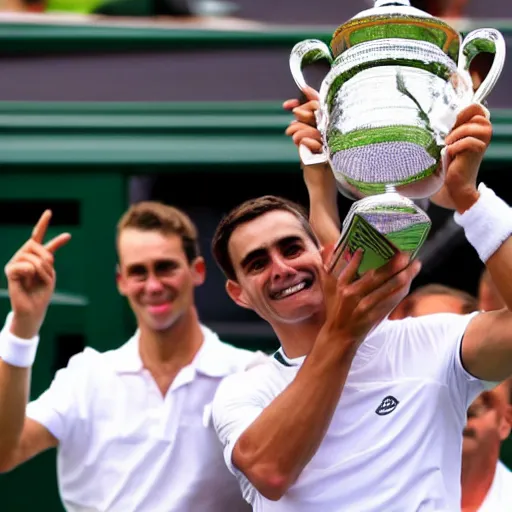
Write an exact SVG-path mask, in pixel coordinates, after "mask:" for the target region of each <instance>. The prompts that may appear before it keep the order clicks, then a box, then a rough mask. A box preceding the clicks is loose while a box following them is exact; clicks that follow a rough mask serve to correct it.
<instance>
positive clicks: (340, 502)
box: [213, 98, 512, 512]
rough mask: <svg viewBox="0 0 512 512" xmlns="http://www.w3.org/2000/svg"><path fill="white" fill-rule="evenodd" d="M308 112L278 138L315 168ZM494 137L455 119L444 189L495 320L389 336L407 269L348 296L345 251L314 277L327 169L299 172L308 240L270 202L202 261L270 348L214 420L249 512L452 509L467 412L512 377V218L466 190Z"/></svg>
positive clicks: (370, 275) (396, 267)
mask: <svg viewBox="0 0 512 512" xmlns="http://www.w3.org/2000/svg"><path fill="white" fill-rule="evenodd" d="M310 100H311V101H310V102H308V103H309V105H307V106H304V105H302V106H300V107H299V105H297V104H295V103H294V102H293V101H292V102H286V104H285V107H287V108H292V109H293V112H294V116H295V118H296V122H294V123H292V124H291V125H290V127H289V128H288V130H287V134H288V135H289V136H291V137H293V140H294V142H295V144H297V145H300V144H301V143H305V144H306V145H307V147H308V148H309V149H310V150H312V151H313V152H317V151H318V150H319V149H321V147H322V143H321V137H320V134H319V132H318V130H317V129H316V126H315V124H316V121H315V116H314V112H315V110H317V108H318V103H317V102H316V99H315V98H310ZM315 102H316V103H315ZM491 132H492V128H491V125H490V122H489V120H488V119H487V117H486V116H485V112H484V110H483V109H482V108H481V107H480V106H479V105H471V106H470V107H468V108H467V109H465V110H464V111H463V112H461V113H460V115H459V117H458V120H457V125H456V126H455V127H454V130H453V131H452V132H451V134H450V135H449V136H448V138H447V154H448V165H447V172H446V177H445V182H444V187H445V189H446V194H447V197H449V198H450V199H451V201H452V203H453V205H454V206H455V208H456V210H457V214H456V217H455V219H456V221H457V222H458V223H460V224H461V225H463V227H464V228H465V233H466V236H467V238H468V240H469V241H470V242H471V243H472V244H473V245H474V247H475V249H476V250H477V252H478V254H479V255H480V257H481V259H482V260H483V261H484V262H485V264H486V265H487V266H488V267H489V269H490V271H491V274H492V276H493V279H494V280H495V282H496V283H499V285H500V292H501V293H502V295H503V296H504V297H505V300H506V303H507V309H505V310H502V311H498V312H489V313H473V314H470V315H459V314H448V313H446V314H445V313H442V314H436V315H428V316H423V317H417V318H407V319H405V320H400V321H388V320H387V319H386V317H387V315H388V314H389V312H390V311H391V310H392V309H393V308H394V307H395V305H396V304H397V303H398V302H399V301H400V300H401V299H402V298H403V297H404V296H405V295H406V294H407V291H408V289H409V286H410V283H411V280H412V279H413V278H414V276H415V275H416V274H417V273H418V271H419V266H420V265H419V262H418V261H417V260H416V261H412V262H411V261H409V257H408V256H407V255H406V254H398V255H396V256H395V257H394V258H393V259H392V260H391V261H390V262H388V263H387V264H386V265H384V266H382V267H380V268H379V269H375V270H371V271H369V272H366V273H365V274H364V275H363V276H362V277H360V278H359V279H357V280H356V279H355V276H356V271H357V268H358V266H359V264H360V262H361V252H360V251H356V252H355V254H354V256H353V258H352V259H351V261H350V262H349V263H348V264H347V266H346V267H345V269H344V270H343V271H342V272H341V273H340V274H339V277H338V278H336V277H335V276H334V275H332V273H329V272H328V271H327V270H326V267H325V266H326V264H328V262H329V252H330V251H329V250H328V248H329V247H332V246H333V244H334V243H335V242H336V241H337V240H338V238H339V236H340V233H339V224H340V223H339V218H337V210H336V205H335V204H334V202H335V200H336V184H335V183H333V179H332V177H331V171H330V169H328V167H327V166H324V165H322V166H305V167H304V173H305V178H306V184H307V187H308V192H309V195H310V198H316V199H315V201H316V204H315V203H312V204H310V219H311V222H312V225H315V226H319V227H320V228H321V231H320V230H318V232H317V233H316V235H315V233H313V231H312V229H311V225H310V224H309V223H308V222H307V217H306V216H305V215H304V214H303V213H301V210H300V209H299V208H298V207H297V206H294V205H293V204H291V203H290V202H289V201H286V200H283V199H280V198H276V197H273V196H267V197H263V198H256V199H254V200H252V201H247V202H246V203H244V204H242V205H240V206H238V207H236V208H235V209H234V210H232V211H231V212H230V213H228V214H227V215H226V216H225V217H224V219H223V220H222V221H221V223H220V224H219V226H218V228H217V231H216V233H215V236H214V240H213V252H214V255H215V257H216V260H217V263H218V264H219V266H220V267H221V268H222V269H223V271H224V274H225V275H226V290H227V292H228V294H229V295H230V297H231V298H232V299H233V301H234V302H235V303H237V304H238V305H239V306H241V307H245V308H249V309H252V310H254V311H255V312H256V313H258V314H259V315H260V316H261V317H262V318H263V319H265V320H266V321H267V322H269V324H270V325H271V326H272V328H273V330H274V331H275V333H276V335H277V336H278V338H279V341H280V343H281V348H280V349H279V350H278V351H277V352H276V354H275V355H274V358H273V359H271V360H270V361H268V363H266V364H263V365H260V366H258V367H256V368H253V369H251V370H249V371H248V372H244V373H240V374H238V375H235V376H230V377H228V378H227V379H226V380H225V381H224V382H223V383H222V384H221V385H220V386H219V389H218V391H217V394H216V397H215V400H214V405H213V418H214V424H215V427H216V430H217V433H218V435H219V438H220V439H221V442H222V444H223V445H224V449H225V460H226V463H227V464H228V467H229V468H230V469H231V471H232V472H233V473H234V474H235V475H236V476H237V477H238V479H239V482H240V486H241V488H242V491H243V494H244V496H245V498H246V499H247V501H249V503H251V505H252V506H253V510H255V511H256V512H261V511H279V512H288V511H293V512H301V511H311V510H321V511H324V512H335V511H336V512H337V511H339V510H365V511H367V512H371V511H378V512H381V511H383V510H393V512H401V511H404V512H410V511H419V510H439V511H441V510H443V511H448V510H458V509H460V503H461V495H460V493H461V490H460V489H461V480H460V477H461V452H462V431H463V428H464V424H465V418H466V411H467V408H468V406H469V405H470V403H471V402H472V401H473V400H474V399H475V398H476V397H477V396H478V395H479V394H480V393H481V392H482V391H483V389H484V382H485V381H501V380H503V379H505V378H506V377H508V376H509V375H510V374H512V312H511V311H510V308H512V277H511V276H512V240H511V239H510V235H511V234H512V226H511V225H510V218H511V216H510V207H509V206H508V205H506V204H505V203H504V202H503V201H502V200H501V199H499V198H497V197H496V196H495V195H494V194H493V193H492V191H490V190H489V189H487V188H485V187H484V186H480V187H479V188H477V186H476V179H477V173H478V170H479V167H480V164H481V161H482V158H483V155H484V153H485V150H486V148H487V147H488V144H489V142H490V139H491ZM315 183H316V185H315ZM326 186H327V187H328V188H326ZM489 226H492V228H489ZM483 227H485V229H484V228H483ZM475 232H476V233H477V235H476V236H475ZM320 233H321V234H320ZM481 233H483V234H485V236H481ZM317 237H318V238H320V240H318V238H317ZM321 246H323V250H321Z"/></svg>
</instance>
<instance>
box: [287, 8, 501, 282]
mask: <svg viewBox="0 0 512 512" xmlns="http://www.w3.org/2000/svg"><path fill="white" fill-rule="evenodd" d="M330 46H331V48H330V49H329V47H328V46H327V45H326V44H324V43H323V42H321V41H319V40H314V39H311V40H306V41H302V42H300V43H298V44H297V45H295V47H294V48H293V50H292V52H291V55H290V69H291V72H292V75H293V78H294V80H295V82H296V84H297V86H298V87H299V88H300V89H301V90H304V89H305V88H306V87H307V83H306V80H305V79H304V75H303V72H302V70H303V68H304V67H305V66H306V65H307V64H309V63H312V62H314V61H316V60H319V59H327V60H328V61H329V62H330V64H331V70H330V71H329V73H328V74H327V76H326V77H325V78H324V80H323V82H322V85H321V88H320V91H319V96H320V109H319V111H318V112H317V125H318V129H319V130H320V132H321V134H322V138H323V147H324V149H323V153H322V154H319V155H315V154H312V153H311V152H310V151H309V150H308V149H307V148H306V147H304V146H301V148H300V149H299V152H300V156H301V159H302V161H303V163H304V164H306V165H308V164H314V163H321V162H329V163H330V166H331V168H332V170H333V173H334V175H335V178H336V181H337V184H338V189H339V191H340V192H341V193H342V194H343V195H345V196H347V197H349V198H350V199H355V200H357V201H356V202H355V203H354V204H353V206H352V208H351V210H350V212H349V214H348V216H347V218H346V219H345V222H344V224H343V232H342V235H341V238H340V240H339V242H338V246H337V251H336V258H335V260H334V267H335V268H339V267H340V265H342V264H343V262H344V261H347V260H348V259H349V258H350V256H351V254H353V252H355V250H356V249H358V248H362V249H363V250H364V257H363V261H362V264H361V267H360V273H363V272H364V271H366V270H368V269H370V268H376V267H378V266H380V265H382V264H383V263H385V262H386V261H388V260H389V259H390V258H391V257H392V256H393V254H395V253H396V252H398V251H405V252H408V253H409V254H410V255H411V257H414V256H415V255H416V254H417V252H418V250H419V248H420V247H421V245H422V244H423V242H424V241H425V239H426V237H427V235H428V232H429V230H430V226H431V222H430V219H429V217H428V216H427V214H426V213H425V212H423V211H422V210H421V209H420V208H419V207H418V206H416V204H415V203H414V202H413V201H412V199H420V198H428V197H431V196H432V195H434V194H435V193H436V192H437V191H438V190H439V189H440V188H441V187H442V185H443V181H444V173H445V169H444V166H443V158H442V155H443V148H444V140H445V137H446V136H447V135H448V133H449V132H450V131H451V129H452V128H453V126H454V124H455V121H456V117H457V115H458V113H459V112H460V111H461V110H462V109H463V108H465V107H467V106H468V105H469V104H471V103H479V102H482V101H484V100H485V99H486V98H487V96H488V95H489V93H490V92H491V91H492V89H493V88H494V86H495V85H496V82H497V80H498V78H499V76H500V74H501V72H502V70H503V66H504V62H505V41H504V39H503V36H502V35H501V33H500V32H498V31H497V30H494V29H478V30H474V31H473V32H470V33H469V34H468V35H467V36H466V37H465V38H464V39H462V37H461V36H460V34H459V33H458V32H457V31H456V30H454V29H453V28H452V27H451V26H450V25H448V24H447V23H446V22H444V21H442V20H440V19H438V18H435V17H432V16H430V15H429V14H427V13H425V12H423V11H421V10H419V9H415V8H413V7H411V6H410V2H409V0H392V1H391V0H376V1H375V5H374V7H373V8H372V9H368V10H365V11H362V12H360V13H359V14H357V15H356V16H354V17H353V18H352V19H351V20H349V21H348V22H347V23H345V24H343V25H341V26H340V27H339V28H338V29H337V30H336V32H335V33H334V35H333V38H332V41H331V45H330ZM483 52H486V53H491V54H494V60H493V64H492V66H491V69H490V71H489V73H488V75H487V76H486V77H485V79H484V80H483V81H482V83H481V85H480V86H479V87H478V88H477V89H476V91H475V90H474V89H473V84H472V80H471V76H470V75H469V66H470V64H471V62H472V60H473V59H474V58H475V57H476V56H477V55H478V54H480V53H483Z"/></svg>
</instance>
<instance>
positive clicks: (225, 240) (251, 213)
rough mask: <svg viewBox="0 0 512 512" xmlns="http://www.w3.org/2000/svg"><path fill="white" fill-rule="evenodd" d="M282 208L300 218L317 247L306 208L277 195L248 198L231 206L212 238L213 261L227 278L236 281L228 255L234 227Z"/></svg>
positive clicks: (317, 243) (316, 240)
mask: <svg viewBox="0 0 512 512" xmlns="http://www.w3.org/2000/svg"><path fill="white" fill-rule="evenodd" d="M277 210H282V211H286V212H290V213H291V214H293V215H295V217H297V219H299V220H300V222H301V224H302V226H303V228H304V231H305V232H306V234H307V235H308V237H309V238H310V239H311V240H312V241H313V242H314V244H315V245H316V246H317V247H319V246H320V244H319V242H318V239H317V237H316V236H315V233H314V232H313V229H312V227H311V225H310V224H309V221H308V215H307V212H306V210H305V209H304V208H303V207H302V206H301V205H299V204H298V203H295V202H293V201H290V200H289V199H285V198H283V197H278V196H269V195H267V196H261V197H257V198H255V199H249V200H248V201H245V202H243V203H242V204H240V205H238V206H236V207H235V208H233V209H232V210H231V211H230V212H229V213H228V214H227V215H226V216H224V217H223V218H222V220H221V221H220V223H219V225H218V226H217V229H216V230H215V234H214V236H213V240H212V253H213V257H214V258H215V261H216V262H217V264H218V265H219V267H220V268H221V270H222V271H223V272H224V274H225V275H226V277H227V278H228V279H231V280H232V281H236V273H235V268H234V266H233V262H232V261H231V256H230V255H229V250H228V246H229V240H230V239H231V235H232V234H233V232H234V231H235V229H236V228H237V227H238V226H240V225H241V224H245V223H246V222H249V221H251V220H254V219H256V218H258V217H261V216H262V215H264V214H265V213H268V212H272V211H277Z"/></svg>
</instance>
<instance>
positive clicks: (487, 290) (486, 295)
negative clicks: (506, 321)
mask: <svg viewBox="0 0 512 512" xmlns="http://www.w3.org/2000/svg"><path fill="white" fill-rule="evenodd" d="M478 307H479V309H481V310H482V311H495V310H497V309H502V308H504V307H505V301H504V300H503V298H502V297H501V295H500V292H499V291H498V288H497V287H496V285H495V284H494V283H493V280H492V277H491V274H490V272H489V271H488V270H487V269H484V271H483V272H482V275H481V276H480V282H479V284H478Z"/></svg>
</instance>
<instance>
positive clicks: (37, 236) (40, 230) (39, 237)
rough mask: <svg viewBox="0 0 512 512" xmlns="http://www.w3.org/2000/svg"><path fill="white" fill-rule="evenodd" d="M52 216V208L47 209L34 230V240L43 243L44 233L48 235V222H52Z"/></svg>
mask: <svg viewBox="0 0 512 512" xmlns="http://www.w3.org/2000/svg"><path fill="white" fill-rule="evenodd" d="M51 218H52V212H51V210H45V211H44V212H43V214H42V215H41V217H39V220H38V221H37V224H36V225H35V226H34V229H33V230H32V236H31V238H32V240H34V241H36V242H38V243H41V242H42V241H43V240H44V235H46V230H47V229H48V224H49V223H50V219H51Z"/></svg>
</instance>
